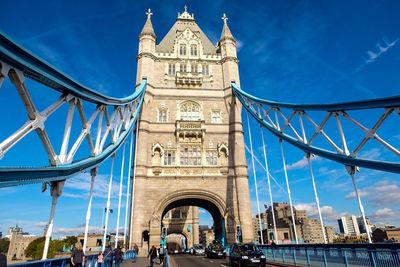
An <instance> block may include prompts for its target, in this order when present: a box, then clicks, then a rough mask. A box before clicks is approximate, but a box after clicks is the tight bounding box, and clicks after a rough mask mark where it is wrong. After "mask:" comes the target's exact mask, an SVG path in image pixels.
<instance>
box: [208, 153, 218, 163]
mask: <svg viewBox="0 0 400 267" xmlns="http://www.w3.org/2000/svg"><path fill="white" fill-rule="evenodd" d="M217 159H218V153H217V151H207V153H206V163H207V165H212V166H215V165H217Z"/></svg>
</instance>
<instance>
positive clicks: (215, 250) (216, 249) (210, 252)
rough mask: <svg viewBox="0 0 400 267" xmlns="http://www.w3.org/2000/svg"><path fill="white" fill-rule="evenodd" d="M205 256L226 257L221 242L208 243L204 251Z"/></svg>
mask: <svg viewBox="0 0 400 267" xmlns="http://www.w3.org/2000/svg"><path fill="white" fill-rule="evenodd" d="M205 254H206V257H207V258H214V259H216V258H223V259H225V258H226V251H225V249H224V248H223V247H222V246H221V244H210V245H209V246H208V247H207V248H206V251H205Z"/></svg>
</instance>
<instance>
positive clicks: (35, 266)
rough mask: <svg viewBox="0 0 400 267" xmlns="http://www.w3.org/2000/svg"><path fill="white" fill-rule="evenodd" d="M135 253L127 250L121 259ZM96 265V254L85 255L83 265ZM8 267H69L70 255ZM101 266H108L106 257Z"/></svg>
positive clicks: (130, 258)
mask: <svg viewBox="0 0 400 267" xmlns="http://www.w3.org/2000/svg"><path fill="white" fill-rule="evenodd" d="M136 257H137V256H136V253H135V251H134V250H128V251H127V252H125V253H124V256H123V260H124V261H126V260H133V259H136ZM96 265H97V254H91V255H86V256H85V264H84V265H83V267H96ZM8 266H10V267H69V266H70V257H65V258H55V259H48V260H40V261H26V262H22V263H17V264H9V265H8ZM102 266H105V267H107V266H110V264H109V263H107V262H106V258H104V263H103V264H102Z"/></svg>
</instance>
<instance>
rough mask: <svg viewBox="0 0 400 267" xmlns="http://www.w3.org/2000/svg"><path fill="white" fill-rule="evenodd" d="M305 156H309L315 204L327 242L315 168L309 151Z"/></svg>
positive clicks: (326, 241) (325, 241)
mask: <svg viewBox="0 0 400 267" xmlns="http://www.w3.org/2000/svg"><path fill="white" fill-rule="evenodd" d="M305 157H306V158H307V162H308V168H309V170H310V176H311V183H312V186H313V190H314V198H315V204H316V205H317V209H318V216H319V222H320V223H321V230H322V236H323V237H324V243H325V244H327V243H328V239H327V236H326V232H325V226H324V221H323V219H322V213H321V208H320V204H319V198H318V192H317V186H316V185H315V179H314V172H313V169H312V166H311V155H310V154H309V153H306V154H305Z"/></svg>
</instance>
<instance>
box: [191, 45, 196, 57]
mask: <svg viewBox="0 0 400 267" xmlns="http://www.w3.org/2000/svg"><path fill="white" fill-rule="evenodd" d="M190 55H191V56H197V45H195V44H192V45H190Z"/></svg>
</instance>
